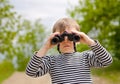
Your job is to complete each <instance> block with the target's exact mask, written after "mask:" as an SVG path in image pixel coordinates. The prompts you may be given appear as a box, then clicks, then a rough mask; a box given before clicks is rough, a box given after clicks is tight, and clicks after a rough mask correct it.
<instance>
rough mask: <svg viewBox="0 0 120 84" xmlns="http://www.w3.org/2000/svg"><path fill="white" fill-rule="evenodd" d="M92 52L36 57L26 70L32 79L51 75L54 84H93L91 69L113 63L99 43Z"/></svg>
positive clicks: (93, 47) (92, 48) (92, 47)
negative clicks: (47, 74)
mask: <svg viewBox="0 0 120 84" xmlns="http://www.w3.org/2000/svg"><path fill="white" fill-rule="evenodd" d="M90 47H91V50H89V51H84V52H75V53H66V54H59V55H55V56H44V57H38V56H36V55H34V56H33V57H32V58H31V60H30V62H29V63H28V65H27V68H26V74H27V75H29V76H32V77H39V76H43V75H44V74H46V73H49V74H50V76H51V79H52V83H53V84H92V79H91V75H90V67H105V66H108V65H109V64H111V63H112V57H111V56H110V54H109V53H108V51H107V50H106V49H105V48H104V47H103V46H101V45H100V43H99V42H98V41H97V42H96V45H94V46H90Z"/></svg>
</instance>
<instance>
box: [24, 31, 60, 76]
mask: <svg viewBox="0 0 120 84" xmlns="http://www.w3.org/2000/svg"><path fill="white" fill-rule="evenodd" d="M57 34H59V32H55V33H53V34H51V35H50V37H49V38H48V40H47V42H46V43H45V45H44V46H43V47H42V48H41V49H40V50H39V51H37V53H35V54H34V56H33V57H32V58H31V60H30V62H29V63H28V65H27V67H26V74H27V75H29V76H32V77H38V76H42V75H44V74H46V73H47V72H48V71H49V70H50V62H51V57H50V56H46V53H47V51H48V50H49V49H50V48H52V47H53V46H55V45H52V44H51V39H52V38H53V37H54V36H55V35H57Z"/></svg>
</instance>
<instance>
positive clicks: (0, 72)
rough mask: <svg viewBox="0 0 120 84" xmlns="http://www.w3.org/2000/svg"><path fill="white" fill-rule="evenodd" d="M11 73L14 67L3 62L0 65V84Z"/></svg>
mask: <svg viewBox="0 0 120 84" xmlns="http://www.w3.org/2000/svg"><path fill="white" fill-rule="evenodd" d="M13 72H14V67H13V65H12V64H11V63H10V62H8V61H4V62H2V63H0V84H1V83H2V82H3V81H4V80H5V79H7V78H8V77H9V76H11V74H12V73H13Z"/></svg>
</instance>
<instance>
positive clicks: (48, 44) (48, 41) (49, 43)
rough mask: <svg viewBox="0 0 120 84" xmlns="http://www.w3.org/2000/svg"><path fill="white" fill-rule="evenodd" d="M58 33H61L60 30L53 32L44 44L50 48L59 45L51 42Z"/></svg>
mask: <svg viewBox="0 0 120 84" xmlns="http://www.w3.org/2000/svg"><path fill="white" fill-rule="evenodd" d="M56 35H60V32H55V33H52V34H51V35H50V36H49V37H48V39H47V41H46V43H45V45H44V46H46V48H47V49H50V48H52V47H53V46H55V45H57V44H51V40H52V39H53V38H54V37H55V36H56Z"/></svg>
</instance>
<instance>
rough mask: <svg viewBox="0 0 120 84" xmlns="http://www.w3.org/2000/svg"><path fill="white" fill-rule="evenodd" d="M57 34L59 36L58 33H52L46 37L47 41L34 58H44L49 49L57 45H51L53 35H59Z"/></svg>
mask: <svg viewBox="0 0 120 84" xmlns="http://www.w3.org/2000/svg"><path fill="white" fill-rule="evenodd" d="M59 34H60V33H59V32H55V33H52V34H51V35H50V36H49V37H48V39H47V41H46V43H45V44H44V46H43V47H42V48H41V49H40V50H39V51H37V53H36V56H38V57H43V56H45V54H46V53H47V51H48V50H49V49H50V48H52V47H53V46H55V45H57V44H55V45H53V44H51V40H52V39H53V37H55V35H59Z"/></svg>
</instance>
